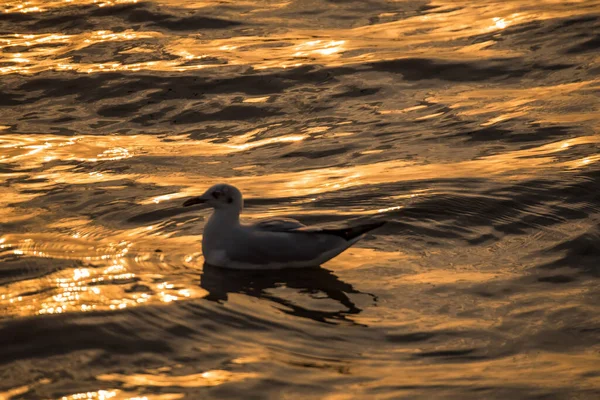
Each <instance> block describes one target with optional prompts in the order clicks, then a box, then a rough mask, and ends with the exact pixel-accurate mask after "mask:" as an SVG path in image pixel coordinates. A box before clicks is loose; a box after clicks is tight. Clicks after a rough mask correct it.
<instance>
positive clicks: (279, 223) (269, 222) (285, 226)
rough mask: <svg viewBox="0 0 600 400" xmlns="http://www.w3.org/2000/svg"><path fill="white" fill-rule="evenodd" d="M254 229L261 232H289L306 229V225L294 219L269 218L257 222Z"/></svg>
mask: <svg viewBox="0 0 600 400" xmlns="http://www.w3.org/2000/svg"><path fill="white" fill-rule="evenodd" d="M252 227H253V228H255V229H258V230H261V231H269V232H289V231H293V230H296V229H300V228H305V227H306V225H304V224H302V223H301V222H300V221H296V220H295V219H292V218H269V219H265V220H262V221H259V222H257V223H256V224H254V225H253V226H252Z"/></svg>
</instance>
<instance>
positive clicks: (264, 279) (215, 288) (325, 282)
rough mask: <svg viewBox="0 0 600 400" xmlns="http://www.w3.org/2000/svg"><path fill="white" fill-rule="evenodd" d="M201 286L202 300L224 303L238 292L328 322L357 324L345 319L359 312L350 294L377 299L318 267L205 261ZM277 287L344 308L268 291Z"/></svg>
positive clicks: (315, 319) (291, 311)
mask: <svg viewBox="0 0 600 400" xmlns="http://www.w3.org/2000/svg"><path fill="white" fill-rule="evenodd" d="M200 287H202V288H203V289H205V290H207V291H208V295H206V296H205V299H207V300H210V301H214V302H219V303H224V302H226V301H228V296H229V294H232V293H240V294H245V295H248V296H252V297H256V298H259V299H265V300H268V301H272V302H274V303H277V304H280V305H282V306H284V308H282V309H281V311H283V312H284V313H286V314H290V315H293V316H296V317H300V318H308V319H312V320H314V321H317V322H324V323H329V324H334V323H336V322H335V321H347V322H350V323H352V324H354V325H360V324H357V323H356V322H354V321H352V320H349V319H348V318H347V317H348V316H349V315H357V314H359V313H361V312H362V309H361V308H359V307H358V306H357V305H356V304H355V303H354V301H353V300H352V299H351V298H350V296H349V294H362V295H368V296H371V297H372V298H373V301H374V302H376V301H377V297H376V296H375V295H373V294H370V293H364V292H360V291H359V290H356V289H355V288H354V287H353V286H352V285H351V284H349V283H346V282H344V281H342V280H340V279H339V278H338V277H337V276H336V275H334V274H333V273H332V272H331V271H329V270H327V269H324V268H321V267H313V268H292V269H287V270H286V269H283V270H265V271H257V270H252V271H244V270H232V269H225V268H219V267H214V266H212V265H209V264H206V263H205V264H204V268H203V271H202V275H201V278H200ZM276 288H287V289H295V290H296V291H297V292H298V293H301V294H308V295H309V296H310V297H311V299H312V300H317V302H318V303H323V301H327V300H333V301H335V302H337V303H339V304H340V305H341V306H343V308H342V309H341V310H336V311H324V310H318V309H314V308H308V307H306V306H304V305H299V304H296V303H295V302H294V301H293V300H290V299H288V298H284V297H283V296H280V295H278V294H275V293H273V291H269V289H276Z"/></svg>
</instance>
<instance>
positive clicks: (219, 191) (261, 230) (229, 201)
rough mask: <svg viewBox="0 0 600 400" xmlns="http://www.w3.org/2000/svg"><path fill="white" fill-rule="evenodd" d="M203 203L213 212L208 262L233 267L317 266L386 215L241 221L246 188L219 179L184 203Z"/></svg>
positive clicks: (205, 248)
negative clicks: (333, 221)
mask: <svg viewBox="0 0 600 400" xmlns="http://www.w3.org/2000/svg"><path fill="white" fill-rule="evenodd" d="M198 204H200V205H202V208H213V209H214V212H213V214H212V215H211V217H210V218H209V220H208V222H207V223H206V225H205V227H204V234H203V236H202V253H203V254H204V260H205V262H206V263H207V264H209V265H212V266H215V267H223V268H233V269H282V268H301V267H316V266H320V265H321V264H323V263H324V262H325V261H328V260H331V259H332V258H333V257H335V256H337V255H338V254H340V253H341V252H343V251H344V250H346V249H347V248H348V247H350V246H352V245H353V244H354V243H356V242H358V241H359V240H360V239H362V238H363V237H364V235H365V233H367V232H369V231H371V230H373V229H375V228H379V227H380V226H382V225H383V224H385V221H377V222H371V223H366V224H361V225H355V226H351V227H348V228H344V229H326V228H321V227H310V226H306V225H303V224H301V223H300V222H299V221H296V220H295V219H291V218H271V219H267V220H262V221H260V222H258V223H255V224H243V223H241V222H240V213H241V212H242V208H243V205H244V199H243V197H242V193H241V192H240V190H239V189H238V188H236V187H235V186H232V185H228V184H217V185H214V186H212V187H211V188H210V189H208V190H207V191H206V192H205V193H204V194H203V195H201V196H198V197H192V198H190V199H188V200H186V201H185V202H184V203H183V206H184V207H190V206H194V205H198Z"/></svg>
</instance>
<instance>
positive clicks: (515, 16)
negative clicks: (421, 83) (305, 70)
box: [0, 0, 600, 74]
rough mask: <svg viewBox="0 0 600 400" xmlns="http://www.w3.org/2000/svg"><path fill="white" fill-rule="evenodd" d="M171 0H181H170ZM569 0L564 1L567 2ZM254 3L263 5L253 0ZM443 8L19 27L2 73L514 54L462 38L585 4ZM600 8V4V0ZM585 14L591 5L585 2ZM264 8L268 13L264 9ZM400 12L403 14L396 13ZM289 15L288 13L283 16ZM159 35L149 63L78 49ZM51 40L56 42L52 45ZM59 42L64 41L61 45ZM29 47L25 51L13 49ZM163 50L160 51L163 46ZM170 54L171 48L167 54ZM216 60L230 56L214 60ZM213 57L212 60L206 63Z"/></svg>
mask: <svg viewBox="0 0 600 400" xmlns="http://www.w3.org/2000/svg"><path fill="white" fill-rule="evenodd" d="M135 2H136V1H135V0H110V1H108V0H106V1H102V0H95V1H91V0H90V1H86V0H76V1H72V2H69V4H96V5H97V6H98V7H111V6H114V5H116V4H119V3H135ZM161 3H165V4H167V5H178V6H179V4H180V2H169V1H162V2H161ZM563 3H564V4H563ZM64 4H65V3H64V2H60V1H52V0H51V1H33V0H32V1H27V2H24V3H23V2H20V1H13V0H11V1H8V2H5V4H4V12H5V13H8V12H42V11H43V10H45V9H49V8H53V7H60V6H62V5H64ZM207 5H210V3H208V2H188V3H183V4H182V6H183V7H189V8H199V7H205V6H207ZM252 5H253V6H255V5H254V4H253V3H252ZM288 5H290V4H288V3H285V2H284V3H272V4H269V5H266V7H265V9H264V10H262V11H261V9H260V8H258V9H256V10H255V12H253V13H252V18H253V19H254V20H255V21H256V22H260V21H261V20H262V18H264V19H265V22H267V23H268V22H272V17H271V16H270V15H269V12H271V11H272V10H273V9H285V8H286V6H288ZM431 5H432V6H434V9H435V12H425V13H422V14H417V15H413V16H408V17H407V18H404V19H399V20H393V21H390V22H381V23H377V24H372V25H366V26H359V27H356V28H347V29H339V28H338V29H335V30H328V29H324V28H322V27H320V28H319V29H314V28H311V27H306V28H289V29H288V30H287V31H286V32H284V33H281V32H279V31H275V32H271V33H266V32H265V33H263V34H261V35H254V36H252V35H247V34H244V35H231V37H228V38H221V37H219V38H215V39H211V38H207V37H205V36H204V35H202V36H199V35H194V34H189V35H183V34H180V35H178V37H172V38H170V40H168V41H165V40H162V38H163V37H164V34H163V33H161V32H157V31H133V30H127V31H125V32H112V31H109V30H99V31H95V32H85V33H81V34H60V33H58V32H56V33H51V34H36V33H35V32H31V33H30V34H25V35H23V34H13V35H4V36H2V37H0V51H2V52H0V63H2V67H0V74H10V73H19V74H34V73H39V72H41V71H45V70H55V71H77V72H80V73H93V72H108V71H124V72H127V71H139V70H153V71H176V72H184V71H194V70H198V69H203V68H222V66H223V65H222V64H226V65H227V66H232V65H234V66H235V65H247V66H252V67H253V68H255V69H265V68H289V67H295V66H299V65H302V64H305V63H310V64H315V63H316V64H322V65H328V66H340V65H347V64H353V63H362V62H365V61H382V60H391V59H398V58H405V57H418V56H423V55H425V54H431V53H432V52H435V54H436V56H437V57H447V58H450V59H456V58H466V59H476V58H485V57H487V58H490V57H514V56H518V55H519V54H520V52H521V51H524V49H523V50H521V49H519V48H514V49H509V48H499V47H495V46H494V43H493V42H490V41H487V42H485V43H476V44H473V45H469V46H465V45H464V43H460V44H456V45H453V44H452V43H451V41H453V40H454V41H457V40H460V39H464V38H469V37H473V36H476V35H481V34H486V33H493V32H500V31H502V30H504V29H506V28H508V27H510V26H513V25H517V24H521V23H526V22H528V21H531V20H537V21H540V20H545V19H551V18H561V17H575V16H576V15H577V12H578V11H577V10H578V9H577V8H574V7H572V6H571V5H570V3H569V2H566V3H565V2H555V1H542V2H536V3H531V4H525V3H523V2H521V1H508V2H504V3H502V6H499V5H498V3H493V4H487V3H473V2H465V1H458V2H445V1H434V2H432V3H431ZM598 8H600V5H599V6H598ZM579 12H580V13H581V14H589V13H590V10H589V9H587V8H584V7H582V8H581V10H579ZM263 13H264V16H263ZM394 15H395V14H394ZM282 22H285V20H282ZM140 39H148V40H151V41H153V45H152V46H154V47H156V48H153V49H152V50H151V51H149V52H147V55H152V54H155V58H154V59H150V60H148V61H143V62H137V61H134V62H131V63H127V62H121V61H109V62H104V63H89V62H85V61H80V62H75V61H74V59H73V57H72V56H70V54H71V52H73V51H77V50H81V49H85V48H86V47H88V46H91V45H94V44H98V43H106V42H115V43H118V42H121V43H126V42H128V41H136V40H140ZM44 44H52V45H53V46H51V47H50V46H48V47H44V46H43V45H44ZM56 45H58V47H57V46H56ZM15 46H17V48H18V49H21V50H20V51H19V52H15V51H13V50H11V48H15ZM126 47H127V49H122V50H120V51H119V52H120V54H121V55H126V54H129V53H130V52H131V51H134V52H144V51H145V50H144V49H143V48H142V49H140V48H135V47H134V50H132V49H131V46H126ZM156 49H160V51H156ZM162 54H169V55H170V57H167V59H163V58H161V57H162V56H161V55H162ZM212 60H221V61H222V62H220V63H218V64H214V63H213V62H212ZM205 61H206V63H205Z"/></svg>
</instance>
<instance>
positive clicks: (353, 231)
mask: <svg viewBox="0 0 600 400" xmlns="http://www.w3.org/2000/svg"><path fill="white" fill-rule="evenodd" d="M385 223H386V221H377V222H371V223H368V224H361V225H356V226H351V227H349V228H344V229H323V230H322V231H321V232H323V233H326V234H329V235H335V236H339V237H341V238H343V239H345V240H348V241H351V240H352V239H358V238H359V237H360V236H362V235H364V234H365V233H367V232H369V231H372V230H373V229H377V228H379V227H380V226H382V225H384V224H385Z"/></svg>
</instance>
